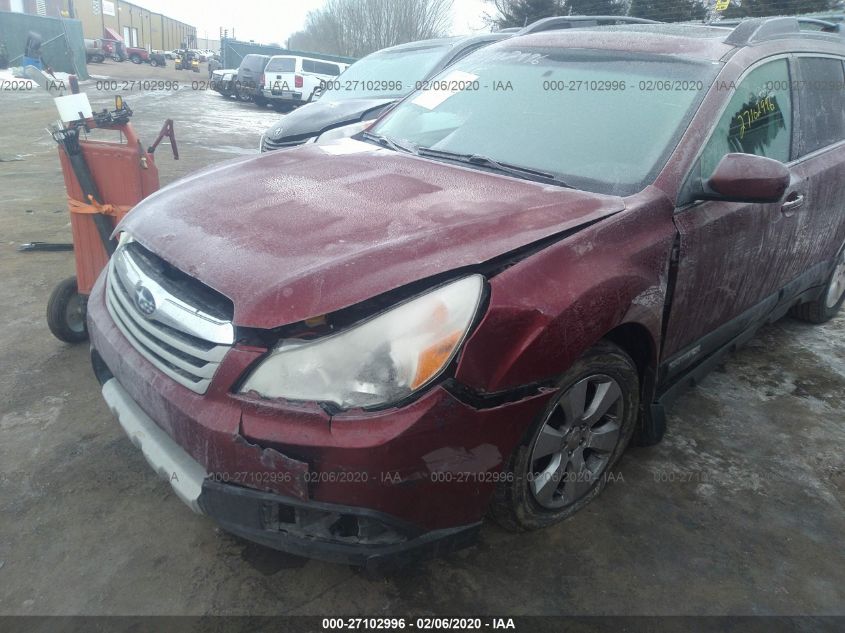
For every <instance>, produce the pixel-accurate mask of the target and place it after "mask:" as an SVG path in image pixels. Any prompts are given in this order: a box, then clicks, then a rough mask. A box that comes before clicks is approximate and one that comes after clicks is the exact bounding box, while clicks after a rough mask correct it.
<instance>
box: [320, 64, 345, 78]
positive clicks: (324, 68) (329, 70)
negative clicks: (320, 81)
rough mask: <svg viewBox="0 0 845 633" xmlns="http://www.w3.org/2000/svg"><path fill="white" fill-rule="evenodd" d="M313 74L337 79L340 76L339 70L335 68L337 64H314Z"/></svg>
mask: <svg viewBox="0 0 845 633" xmlns="http://www.w3.org/2000/svg"><path fill="white" fill-rule="evenodd" d="M314 72H315V73H317V74H318V75H331V76H332V77H337V76H338V75H339V74H340V68H338V67H337V64H328V63H326V62H314Z"/></svg>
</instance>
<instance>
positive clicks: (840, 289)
mask: <svg viewBox="0 0 845 633" xmlns="http://www.w3.org/2000/svg"><path fill="white" fill-rule="evenodd" d="M843 304H845V245H843V246H842V250H840V251H839V254H838V255H837V256H836V264H835V265H834V267H833V272H832V273H831V274H830V278H829V279H828V280H827V285H826V286H825V288H824V290H823V291H822V294H821V295H820V296H819V298H818V299H816V300H815V301H810V302H808V303H802V304H800V305H797V306H795V307H794V308H792V312H791V314H792V316H794V317H795V318H797V319H800V320H801V321H807V322H808V323H816V324H820V323H827V322H828V321H830V320H831V319H832V318H833V317H835V316H836V315H837V314H838V313H839V310H841V309H842V305H843Z"/></svg>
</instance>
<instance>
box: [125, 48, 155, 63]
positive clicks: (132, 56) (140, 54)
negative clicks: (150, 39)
mask: <svg viewBox="0 0 845 633" xmlns="http://www.w3.org/2000/svg"><path fill="white" fill-rule="evenodd" d="M126 58H127V59H128V60H129V61H130V62H132V63H133V64H144V63H147V64H148V63H150V52H149V51H148V50H147V49H146V48H137V47H134V46H127V47H126Z"/></svg>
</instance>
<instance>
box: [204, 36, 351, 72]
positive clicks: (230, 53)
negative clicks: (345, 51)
mask: <svg viewBox="0 0 845 633" xmlns="http://www.w3.org/2000/svg"><path fill="white" fill-rule="evenodd" d="M220 48H221V49H222V50H223V68H237V67H238V66H240V65H241V60H242V59H243V58H244V57H246V56H247V55H251V54H256V55H301V56H304V57H316V58H317V59H325V60H326V61H329V62H342V63H344V64H351V63H353V62H355V61H357V60H356V59H355V58H354V57H341V56H339V55H326V54H325V53H310V52H307V51H294V50H290V49H287V48H279V47H278V46H266V45H264V44H255V43H254V42H241V41H239V40H233V39H226V38H224V39H223V41H222V42H221V44H220Z"/></svg>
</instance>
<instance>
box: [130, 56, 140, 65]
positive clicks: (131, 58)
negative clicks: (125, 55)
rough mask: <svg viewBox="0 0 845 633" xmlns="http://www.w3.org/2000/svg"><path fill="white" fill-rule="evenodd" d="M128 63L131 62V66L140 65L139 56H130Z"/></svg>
mask: <svg viewBox="0 0 845 633" xmlns="http://www.w3.org/2000/svg"><path fill="white" fill-rule="evenodd" d="M129 61H131V62H132V63H133V64H140V63H141V56H140V55H130V56H129Z"/></svg>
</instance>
